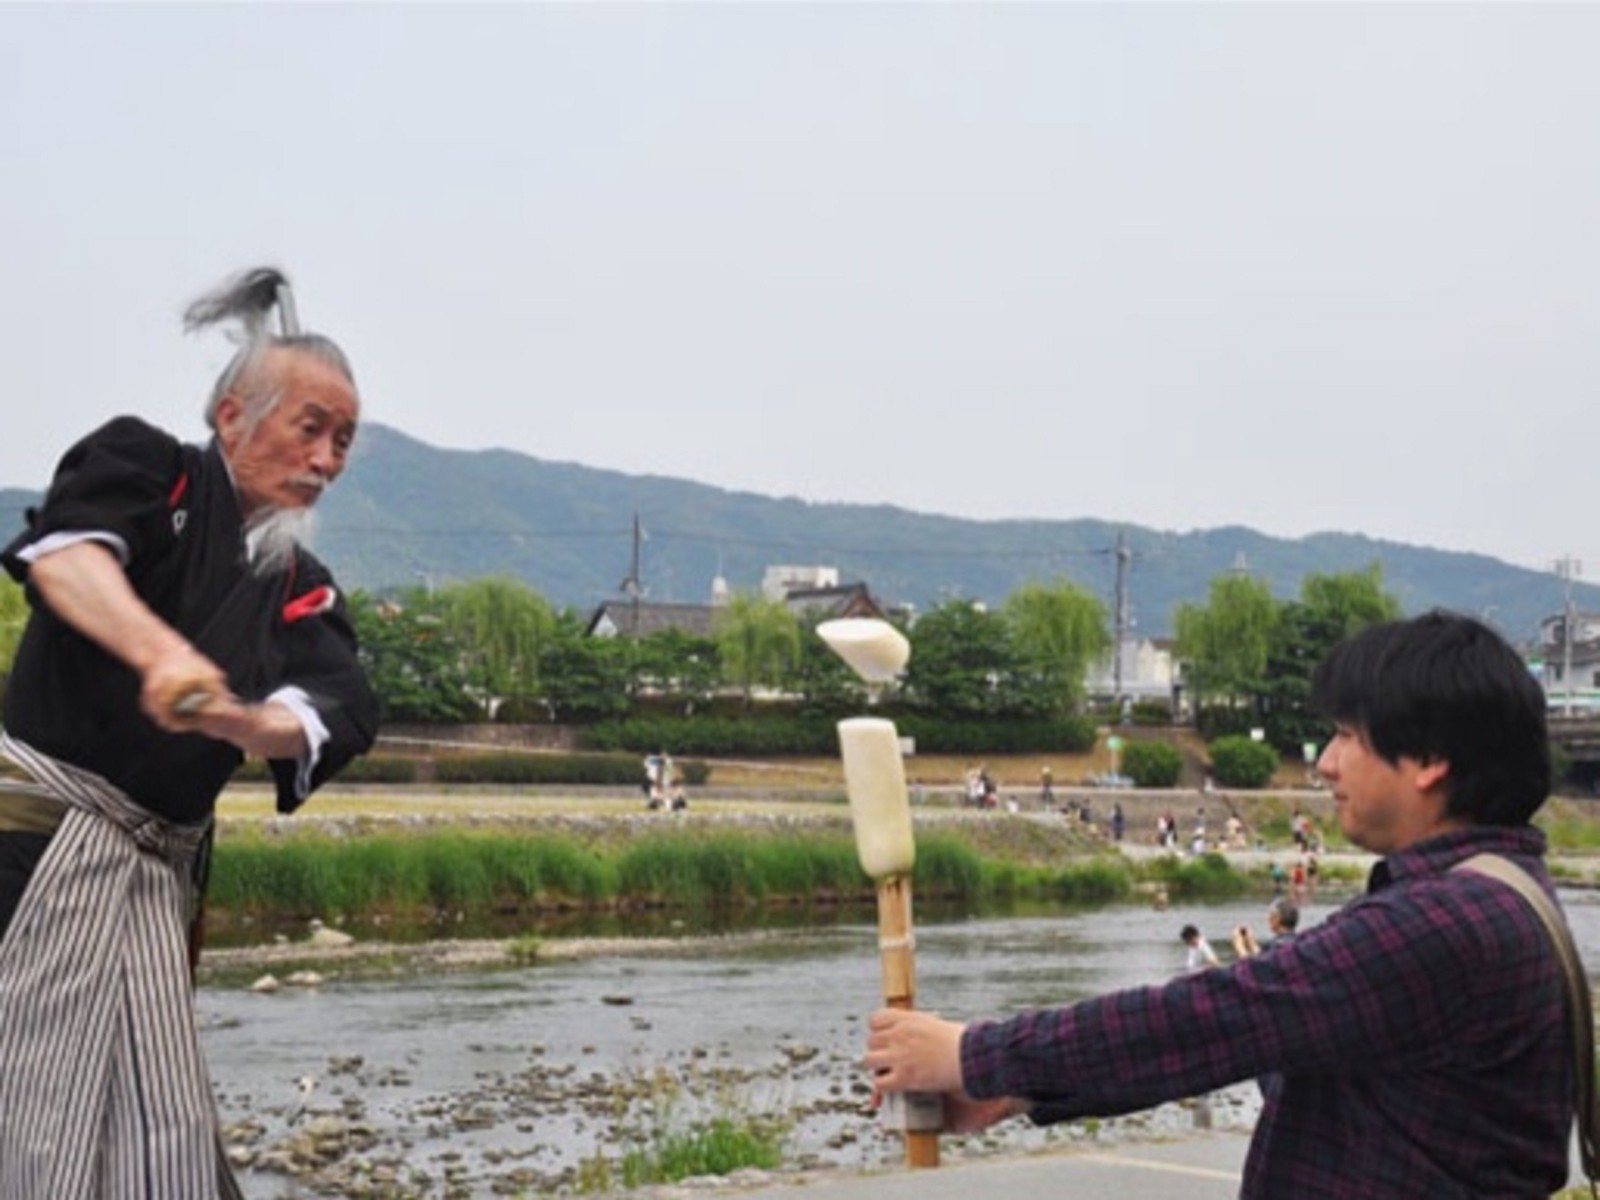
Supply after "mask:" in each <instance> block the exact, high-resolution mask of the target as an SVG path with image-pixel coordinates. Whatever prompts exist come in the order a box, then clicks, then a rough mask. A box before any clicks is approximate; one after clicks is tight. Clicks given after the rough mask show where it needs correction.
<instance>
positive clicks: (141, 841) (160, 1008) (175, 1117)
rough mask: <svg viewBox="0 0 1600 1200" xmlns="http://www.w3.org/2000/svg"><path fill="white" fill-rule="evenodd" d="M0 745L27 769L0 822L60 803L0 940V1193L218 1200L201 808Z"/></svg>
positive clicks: (39, 1198)
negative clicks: (200, 916)
mask: <svg viewBox="0 0 1600 1200" xmlns="http://www.w3.org/2000/svg"><path fill="white" fill-rule="evenodd" d="M0 752H3V753H4V754H5V756H6V757H8V758H10V759H11V760H12V761H13V762H16V763H17V764H18V765H20V766H22V767H23V768H24V769H25V770H26V771H27V772H28V774H29V775H30V776H31V777H32V779H33V783H31V784H13V783H9V782H5V781H0V819H4V818H5V815H6V814H7V812H8V811H10V812H12V813H14V814H19V815H20V816H21V817H22V819H23V821H24V825H23V826H18V825H13V826H12V827H13V828H16V827H25V823H26V821H28V820H36V819H37V817H38V814H39V813H41V812H46V813H48V812H49V811H50V810H51V808H52V807H53V806H59V816H58V819H59V824H58V825H57V826H56V828H55V832H54V835H53V836H52V837H51V839H50V842H49V845H48V847H47V849H46V850H45V852H44V856H43V858H42V859H41V860H40V861H39V864H38V866H37V868H36V869H35V871H34V873H33V876H32V878H31V880H30V881H29V883H28V886H27V889H26V890H25V891H24V893H23V895H22V899H21V901H20V903H19V905H18V907H17V909H16V912H15V913H14V915H13V917H12V920H11V924H10V927H9V928H8V929H7V930H6V933H5V937H4V940H3V941H0V1200H212V1198H220V1200H234V1198H237V1197H239V1196H240V1195H241V1193H240V1191H239V1188H238V1184H237V1183H236V1182H235V1180H234V1178H233V1173H232V1171H231V1170H230V1169H229V1167H228V1165H227V1162H226V1160H225V1159H224V1158H223V1155H222V1144H221V1140H220V1134H219V1125H218V1118H217V1110H216V1102H215V1099H214V1097H213V1095H212V1092H211V1084H210V1080H209V1078H208V1077H207V1074H206V1069H205V1064H204V1062H203V1060H202V1057H201V1052H200V1044H199V1038H198V1035H197V1032H196V1028H195V1011H194V993H193V986H192V982H191V979H190V973H189V961H188V950H187V940H188V927H189V921H190V918H191V916H192V914H193V912H194V909H195V905H196V903H197V900H198V895H197V889H196V886H195V882H194V879H195V866H196V861H197V859H198V857H199V855H200V854H201V853H202V851H203V848H204V847H205V845H206V843H207V839H208V835H209V832H210V827H211V821H210V819H209V818H208V819H207V820H205V821H204V822H200V823H196V824H193V825H177V824H174V823H172V822H169V821H166V820H163V819H162V818H160V817H157V816H155V815H153V814H151V813H149V812H147V811H146V810H145V809H143V808H141V807H140V806H139V805H137V804H135V803H134V802H133V801H132V800H130V799H129V798H128V797H127V796H126V795H125V794H124V793H123V792H122V791H120V790H119V789H118V788H116V787H114V786H113V785H112V784H110V783H108V782H107V781H106V780H104V779H103V778H101V777H100V776H98V775H95V774H92V773H90V772H87V771H82V770H79V769H77V768H75V767H72V766H70V765H68V764H65V763H62V762H60V761H58V760H55V759H52V758H50V757H48V756H46V755H42V754H39V753H38V752H36V751H33V750H31V749H29V748H28V747H27V746H25V745H23V744H21V743H19V742H17V741H15V740H13V739H11V738H8V737H6V736H5V735H4V734H3V733H0ZM52 802H53V803H52Z"/></svg>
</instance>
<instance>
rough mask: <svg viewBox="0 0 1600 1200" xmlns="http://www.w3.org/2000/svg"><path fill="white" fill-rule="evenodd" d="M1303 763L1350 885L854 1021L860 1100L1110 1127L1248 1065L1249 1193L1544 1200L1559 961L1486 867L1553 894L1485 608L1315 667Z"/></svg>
mask: <svg viewBox="0 0 1600 1200" xmlns="http://www.w3.org/2000/svg"><path fill="white" fill-rule="evenodd" d="M1312 702H1313V705H1314V708H1315V709H1316V711H1318V712H1320V713H1321V714H1322V715H1324V716H1325V717H1328V718H1330V719H1331V720H1332V721H1333V724H1334V729H1333V736H1332V738H1331V740H1330V741H1329V742H1328V745H1327V748H1326V749H1325V750H1324V751H1323V753H1322V756H1321V758H1320V759H1319V761H1318V769H1319V771H1320V772H1321V774H1322V776H1323V777H1324V778H1325V779H1326V780H1327V782H1328V785H1329V787H1330V789H1331V790H1332V793H1333V798H1334V801H1335V803H1336V805H1337V812H1338V818H1339V823H1340V827H1341V829H1342V830H1343V832H1344V835H1345V836H1346V837H1347V838H1348V839H1349V840H1350V841H1351V842H1352V843H1354V844H1355V845H1357V846H1360V847H1362V848H1363V849H1366V850H1369V851H1372V852H1373V853H1376V854H1378V855H1380V856H1382V857H1381V859H1380V861H1379V862H1378V863H1377V864H1376V865H1375V866H1374V868H1373V871H1372V876H1371V879H1370V880H1369V884H1368V889H1367V892H1366V894H1365V895H1364V896H1362V897H1360V898H1358V899H1356V900H1354V901H1352V902H1351V903H1350V904H1348V905H1346V906H1345V908H1344V909H1342V910H1341V911H1340V912H1338V913H1336V914H1334V915H1333V916H1331V917H1329V918H1328V919H1327V920H1326V921H1324V922H1322V923H1321V924H1320V925H1318V926H1317V927H1316V928H1315V929H1312V930H1310V931H1308V932H1304V933H1299V934H1297V935H1296V936H1295V937H1294V938H1293V939H1292V940H1291V941H1289V942H1286V943H1283V944H1281V945H1278V946H1276V947H1275V948H1274V949H1273V951H1272V953H1270V954H1261V955H1256V956H1252V957H1248V958H1245V959H1243V960H1242V961H1240V962H1237V963H1234V964H1231V965H1229V966H1226V967H1223V968H1220V969H1214V970H1208V971H1199V972H1195V973H1193V974H1188V975H1184V976H1180V977H1178V978H1176V979H1174V980H1172V981H1171V982H1169V983H1167V984H1165V985H1164V986H1160V987H1147V988H1136V989H1132V990H1129V991H1123V992H1117V993H1113V994H1110V995H1107V996H1103V997H1100V998H1097V999H1092V1000H1088V1001H1085V1002H1083V1003H1080V1004H1075V1005H1072V1006H1070V1007H1067V1008H1061V1009H1054V1010H1042V1011H1032V1012H1026V1013H1023V1014H1021V1015H1018V1016H1014V1017H1011V1018H1009V1019H1002V1020H992V1021H978V1022H973V1023H971V1024H962V1023H959V1022H955V1021H949V1020H944V1019H942V1018H940V1017H938V1016H937V1015H935V1014H932V1013H928V1012H905V1011H900V1010H888V1009H885V1010H882V1011H880V1012H877V1013H875V1014H873V1016H872V1018H871V1022H870V1029H869V1036H868V1042H867V1054H866V1060H865V1061H866V1066H867V1068H868V1069H869V1070H870V1071H871V1072H872V1074H873V1082H874V1086H875V1088H876V1090H877V1091H878V1092H879V1093H880V1094H882V1093H889V1092H898V1091H906V1090H913V1091H921V1092H940V1093H944V1096H945V1118H946V1125H945V1127H946V1129H948V1130H952V1131H971V1130H975V1129H981V1128H984V1127H987V1126H988V1125H991V1124H993V1123H994V1122H996V1121H998V1120H1002V1119H1004V1118H1006V1117H1010V1116H1013V1115H1017V1114H1023V1113H1026V1114H1028V1115H1030V1116H1031V1117H1032V1119H1033V1120H1035V1121H1037V1122H1040V1123H1049V1122H1053V1121H1058V1120H1065V1119H1069V1118H1073V1117H1080V1116H1088V1115H1100V1116H1107V1115H1113V1114H1117V1113H1123V1112H1130V1111H1134V1110H1136V1109H1141V1108H1146V1107H1149V1106H1152V1105H1155V1104H1159V1103H1161V1102H1163V1101H1167V1100H1175V1099H1178V1098H1180V1097H1184V1096H1190V1095H1197V1094H1201V1093H1204V1092H1207V1091H1210V1090H1213V1089H1215V1088H1218V1087H1222V1086H1224V1085H1227V1084H1231V1083H1235V1082H1239V1081H1243V1080H1246V1079H1250V1078H1258V1079H1260V1080H1261V1084H1262V1090H1263V1094H1264V1104H1263V1108H1262V1112H1261V1116H1260V1119H1259V1121H1258V1122H1257V1125H1256V1130H1255V1135H1254V1138H1253V1139H1252V1142H1251V1147H1250V1152H1249V1156H1248V1158H1247V1160H1246V1165H1245V1174H1244V1182H1243V1186H1242V1189H1241V1192H1240V1195H1241V1196H1242V1197H1244V1198H1245V1200H1261V1198H1267V1197H1283V1196H1294V1197H1296V1198H1297V1200H1317V1198H1329V1200H1355V1198H1357V1197H1366V1196H1380V1195H1381V1196H1447V1195H1451V1196H1468V1195H1472V1196H1480V1195H1493V1196H1506V1197H1530V1198H1531V1197H1535V1196H1537V1197H1545V1196H1547V1195H1549V1194H1550V1193H1551V1192H1553V1191H1555V1190H1557V1189H1558V1188H1560V1187H1561V1186H1562V1184H1563V1183H1564V1182H1565V1181H1566V1177H1567V1163H1568V1146H1569V1136H1570V1130H1571V1125H1572V1117H1573V1111H1574V1098H1575V1097H1574V1092H1575V1077H1574V1070H1573V1048H1572V1045H1571V1041H1572V1032H1571V1024H1570V1022H1569V1020H1568V1017H1567V1013H1566V1005H1565V997H1564V981H1563V976H1562V969H1561V967H1560V965H1559V962H1558V959H1557V955H1556V951H1555V949H1554V947H1553V945H1552V944H1551V941H1550V938H1549V936H1548V935H1547V933H1546V932H1545V929H1544V927H1543V925H1542V923H1541V921H1540V919H1539V917H1538V916H1537V915H1536V914H1535V912H1534V911H1533V909H1532V908H1531V906H1529V905H1528V904H1527V903H1526V902H1525V901H1524V900H1523V899H1522V897H1521V896H1520V895H1518V894H1517V892H1516V891H1515V890H1513V889H1512V888H1510V887H1508V886H1507V885H1505V884H1503V883H1501V882H1499V881H1497V880H1494V879H1491V878H1490V877H1488V876H1487V875H1484V874H1481V873H1479V872H1477V871H1475V870H1473V869H1471V867H1470V866H1467V867H1465V868H1464V869H1457V868H1458V867H1462V865H1463V864H1466V863H1467V862H1468V860H1470V859H1472V858H1473V857H1474V856H1476V855H1479V854H1492V855H1496V856H1500V857H1502V858H1504V859H1506V860H1507V861H1509V862H1510V863H1512V864H1514V865H1515V866H1516V867H1518V868H1520V869H1521V870H1522V871H1524V872H1525V873H1527V874H1528V875H1530V876H1531V877H1533V878H1534V879H1535V880H1537V882H1538V884H1539V886H1541V887H1542V888H1543V889H1544V890H1545V892H1547V893H1548V894H1550V895H1551V896H1552V898H1553V897H1554V887H1553V885H1552V884H1551V881H1550V878H1549V875H1548V873H1547V872H1546V870H1545V867H1544V861H1543V859H1544V851H1545V841H1544V835H1543V834H1542V833H1540V832H1539V830H1537V829H1535V828H1534V827H1533V826H1532V825H1531V824H1530V818H1531V817H1532V816H1533V814H1534V813H1535V811H1537V809H1538V808H1539V807H1540V805H1542V804H1543V803H1544V800H1545V797H1546V795H1547V793H1548V791H1549V786H1550V750H1549V742H1548V739H1547V736H1546V729H1545V715H1544V697H1543V695H1542V693H1541V691H1540V688H1539V686H1538V684H1537V683H1536V682H1535V681H1534V680H1533V678H1532V677H1531V676H1530V675H1529V673H1528V670H1527V667H1526V665H1525V664H1524V663H1523V662H1522V660H1521V659H1520V658H1519V657H1518V655H1517V654H1516V652H1515V651H1514V650H1512V649H1511V647H1510V646H1508V645H1507V644H1506V643H1505V642H1504V641H1503V640H1502V639H1501V638H1500V637H1499V636H1498V635H1497V634H1495V633H1494V632H1493V631H1492V630H1490V629H1489V628H1488V627H1486V626H1485V625H1483V624H1482V623H1481V622H1478V621H1475V620H1472V619H1470V618H1467V617H1462V616H1458V615H1454V614H1449V613H1443V612H1434V613H1430V614H1427V615H1425V616H1422V617H1417V618H1413V619H1411V620H1407V621H1395V622H1388V623H1384V624H1380V625H1376V626H1373V627H1371V628H1369V629H1367V630H1365V631H1364V632H1362V633H1359V634H1356V635H1355V636H1354V637H1352V638H1350V639H1348V640H1346V641H1345V642H1343V643H1341V644H1340V645H1338V646H1337V647H1335V648H1334V650H1333V651H1332V652H1331V653H1330V654H1329V656H1328V657H1327V658H1326V659H1325V660H1324V662H1323V663H1322V664H1321V665H1320V666H1319V667H1318V668H1317V671H1316V673H1315V676H1314V678H1313V683H1312Z"/></svg>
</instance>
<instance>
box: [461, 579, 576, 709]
mask: <svg viewBox="0 0 1600 1200" xmlns="http://www.w3.org/2000/svg"><path fill="white" fill-rule="evenodd" d="M439 599H440V601H441V602H442V608H443V614H444V622H445V627H446V628H447V629H448V630H449V632H450V634H451V636H452V637H453V638H454V639H455V641H456V644H457V645H458V646H459V647H460V650H461V655H462V663H463V665H464V666H465V668H466V671H467V676H468V678H469V679H470V680H471V681H472V686H473V687H474V688H475V689H476V690H477V691H478V692H479V693H480V694H481V696H482V700H483V704H484V707H485V709H491V708H492V707H493V705H494V702H495V701H496V700H501V699H511V698H518V699H525V698H527V697H530V696H533V695H535V694H536V692H537V690H538V681H539V651H540V648H541V647H542V646H543V645H544V643H545V641H546V640H547V639H548V638H549V637H550V635H551V633H552V631H553V630H554V629H555V623H556V619H555V613H554V611H553V610H552V609H551V608H550V605H549V603H548V602H547V601H546V600H545V598H544V597H543V596H541V595H540V594H539V593H538V592H536V591H534V590H533V589H532V588H531V587H529V586H528V585H527V584H525V583H522V582H521V581H520V580H516V579H511V578H508V577H505V576H496V577H493V578H489V579H477V580H474V581H472V582H471V583H460V584H453V585H451V586H450V587H447V588H444V589H441V591H440V592H439Z"/></svg>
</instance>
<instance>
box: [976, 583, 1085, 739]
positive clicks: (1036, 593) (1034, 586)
mask: <svg viewBox="0 0 1600 1200" xmlns="http://www.w3.org/2000/svg"><path fill="white" fill-rule="evenodd" d="M1001 615H1002V616H1003V617H1004V619H1005V622H1006V624H1007V626H1008V627H1009V629H1010V631H1011V641H1012V644H1013V646H1015V648H1016V650H1017V653H1018V656H1019V657H1020V659H1021V660H1022V666H1023V669H1024V670H1026V671H1027V672H1028V673H1030V674H1032V675H1033V676H1034V677H1035V678H1036V679H1037V680H1038V682H1039V684H1040V686H1041V687H1042V688H1043V689H1044V690H1045V691H1046V692H1047V693H1048V694H1049V695H1051V696H1052V697H1053V698H1054V701H1055V708H1056V710H1057V711H1058V712H1059V713H1061V714H1063V715H1065V714H1070V713H1072V712H1073V711H1075V710H1076V708H1077V707H1078V702H1079V701H1080V700H1081V699H1082V698H1083V688H1084V679H1085V677H1086V676H1087V675H1088V672H1089V668H1090V667H1091V666H1093V665H1094V664H1095V663H1096V662H1098V661H1099V660H1100V659H1102V658H1104V657H1105V655H1106V652H1107V651H1108V650H1110V649H1111V648H1112V638H1111V630H1110V629H1109V627H1108V625H1107V619H1106V608H1105V605H1104V604H1102V603H1101V602H1100V600H1099V599H1098V598H1097V597H1096V596H1094V595H1093V594H1091V593H1090V592H1088V591H1085V590H1084V589H1083V588H1081V587H1079V586H1078V585H1077V584H1075V583H1069V582H1068V581H1067V580H1064V579H1062V580H1057V581H1056V582H1055V583H1052V584H1043V583H1027V584H1024V585H1023V586H1022V587H1021V588H1019V589H1018V590H1017V591H1015V592H1012V593H1011V595H1010V596H1008V597H1006V602H1005V606H1004V607H1003V608H1002V610H1001Z"/></svg>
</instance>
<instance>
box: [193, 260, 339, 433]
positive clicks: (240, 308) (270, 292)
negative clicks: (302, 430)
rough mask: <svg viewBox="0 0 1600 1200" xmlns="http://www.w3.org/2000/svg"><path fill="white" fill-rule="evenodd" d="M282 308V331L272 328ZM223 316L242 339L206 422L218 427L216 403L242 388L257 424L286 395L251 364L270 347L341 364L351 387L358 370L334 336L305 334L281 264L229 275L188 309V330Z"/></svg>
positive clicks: (214, 395)
mask: <svg viewBox="0 0 1600 1200" xmlns="http://www.w3.org/2000/svg"><path fill="white" fill-rule="evenodd" d="M274 309H276V310H277V313H278V323H279V332H278V333H277V334H274V333H273V332H272V331H271V329H270V328H269V327H268V320H269V318H270V317H271V315H272V313H273V310H274ZM224 321H237V322H238V325H239V328H238V329H237V330H236V331H235V332H233V333H232V334H231V335H230V336H232V337H233V339H234V340H235V341H237V342H239V343H240V346H239V351H238V353H236V354H235V355H234V356H233V358H232V359H231V360H230V361H229V363H228V365H227V366H226V367H224V368H223V370H222V374H221V375H219V376H217V382H216V383H215V384H214V385H213V386H212V388H211V398H210V400H209V401H208V402H207V404H206V412H205V417H206V424H207V425H208V426H210V427H211V428H212V429H215V428H216V427H217V406H218V405H219V404H220V403H221V402H222V398H223V397H224V396H226V395H228V394H229V393H230V392H233V391H235V390H237V389H241V388H242V390H241V391H240V396H241V398H242V399H243V400H244V402H245V405H246V411H247V414H248V417H249V420H250V424H251V425H252V426H253V425H255V423H256V422H258V421H260V420H261V418H262V417H264V416H266V415H267V413H269V412H271V411H272V408H273V406H274V405H275V404H277V402H278V400H279V399H280V398H281V396H280V394H279V392H278V390H277V389H276V388H266V387H263V386H262V384H261V383H260V382H259V381H258V380H257V379H256V378H255V372H254V371H252V370H251V369H250V368H252V367H254V366H255V364H256V363H257V362H258V361H260V358H261V356H262V355H263V354H264V353H266V351H268V350H273V349H285V350H299V351H303V352H304V353H307V354H310V355H311V356H312V357H313V358H317V359H320V360H321V361H323V362H325V363H327V364H329V365H330V366H332V367H334V368H336V369H337V370H338V371H339V372H340V373H341V374H343V375H344V377H345V378H346V379H348V380H349V381H350V383H351V385H352V386H354V384H355V375H354V373H353V372H352V371H351V370H350V361H349V360H348V359H347V358H346V357H345V355H344V351H343V350H341V349H339V347H338V346H337V345H335V344H334V342H333V340H332V339H331V338H326V337H323V336H322V335H321V334H320V333H305V332H303V331H302V330H301V329H300V320H299V317H298V315H297V314H296V312H295V304H294V291H293V289H292V288H291V287H290V286H289V277H288V276H287V275H285V274H284V273H283V272H282V271H280V270H278V268H276V267H252V268H251V269H250V270H247V271H241V272H240V273H239V274H237V275H235V276H233V277H232V278H230V279H226V280H224V281H223V282H222V283H220V284H218V285H217V286H216V287H215V288H213V289H211V290H210V291H209V292H207V293H205V294H204V295H203V296H200V297H198V298H197V299H196V300H195V301H194V302H193V303H192V304H190V305H189V307H188V308H186V309H184V310H183V328H184V331H185V332H186V333H193V332H194V331H195V330H197V329H204V328H205V327H206V326H209V325H216V324H219V323H221V322H224Z"/></svg>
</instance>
